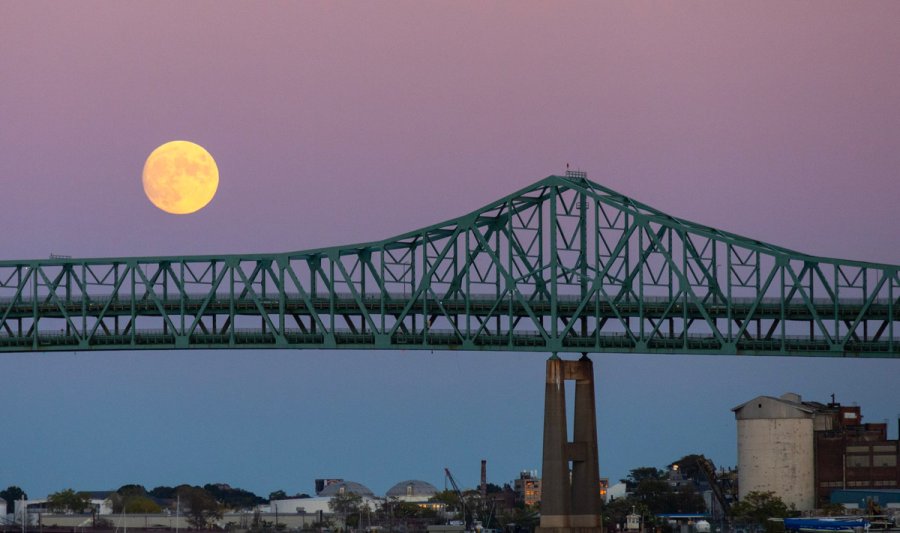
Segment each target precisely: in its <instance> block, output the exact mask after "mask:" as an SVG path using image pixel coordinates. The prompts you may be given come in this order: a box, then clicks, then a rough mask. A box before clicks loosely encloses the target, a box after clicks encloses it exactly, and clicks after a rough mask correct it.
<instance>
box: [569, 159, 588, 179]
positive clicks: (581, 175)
mask: <svg viewBox="0 0 900 533" xmlns="http://www.w3.org/2000/svg"><path fill="white" fill-rule="evenodd" d="M566 177H567V178H569V179H573V180H579V179H580V180H586V179H587V172H585V171H583V170H569V164H568V163H566Z"/></svg>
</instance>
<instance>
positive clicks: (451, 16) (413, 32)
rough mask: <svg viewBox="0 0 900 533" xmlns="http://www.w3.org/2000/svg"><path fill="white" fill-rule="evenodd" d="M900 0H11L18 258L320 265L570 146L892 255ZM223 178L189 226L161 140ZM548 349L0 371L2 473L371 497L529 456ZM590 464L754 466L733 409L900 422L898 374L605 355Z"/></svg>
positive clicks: (624, 188) (812, 247) (686, 211)
mask: <svg viewBox="0 0 900 533" xmlns="http://www.w3.org/2000/svg"><path fill="white" fill-rule="evenodd" d="M897 20H900V2H895V1H883V2H875V1H866V2H853V3H848V2H843V1H823V2H784V1H780V0H779V1H772V2H766V1H756V2H696V3H693V2H679V3H669V2H553V3H550V2H547V3H543V2H519V1H517V2H493V3H482V2H463V3H461V2H453V3H451V2H427V3H423V2H393V1H392V2H329V3H325V2H302V3H301V2H290V3H289V2H268V3H263V4H248V3H241V2H235V1H217V2H211V1H208V2H192V3H184V2H180V1H179V2H128V3H120V2H87V1H85V2H70V3H61V2H35V1H29V2H16V3H14V2H2V3H0V185H2V194H0V221H2V227H3V237H2V247H0V259H25V258H45V257H47V256H48V255H49V254H51V253H54V254H67V255H72V256H77V257H96V256H103V257H105V256H127V255H180V254H215V253H241V252H275V251H287V250H301V249H306V248H314V247H320V246H327V245H337V244H346V243H356V242H363V241H368V240H377V239H382V238H386V237H389V236H391V235H394V234H398V233H401V232H405V231H407V230H412V229H415V228H417V227H422V226H427V225H430V224H433V223H436V222H439V221H442V220H445V219H449V218H452V217H455V216H458V215H462V214H464V213H466V212H468V211H471V210H473V209H476V208H478V207H480V206H482V205H484V204H487V203H489V202H491V201H492V200H494V199H497V198H499V197H502V196H504V195H506V194H509V193H510V192H512V191H514V190H517V189H519V188H521V187H524V186H526V185H528V184H530V183H532V182H533V181H536V180H537V179H540V178H543V177H545V176H547V175H550V174H555V173H556V174H558V173H562V172H563V171H564V170H565V165H566V163H571V164H572V166H573V167H576V168H579V169H582V170H585V171H587V172H588V175H589V177H590V178H591V179H592V180H594V181H597V182H599V183H602V184H604V185H606V186H608V187H610V188H612V189H614V190H617V191H619V192H621V193H623V194H626V195H629V196H632V197H634V198H636V199H638V200H640V201H643V202H645V203H647V204H650V205H652V206H654V207H656V208H659V209H661V210H663V211H666V212H668V213H670V214H672V215H675V216H680V217H683V218H687V219H690V220H693V221H696V222H700V223H703V224H706V225H710V226H715V227H718V228H721V229H726V230H731V231H734V232H737V233H740V234H744V235H747V236H749V237H753V238H756V239H760V240H764V241H770V242H772V243H775V244H778V245H781V246H785V247H790V248H794V249H798V250H800V251H803V252H807V253H811V254H815V255H824V256H834V257H844V258H851V259H859V260H869V261H880V262H886V263H893V264H900V247H898V246H897V244H898V237H897V228H898V214H900V211H898V208H900V184H898V178H900V61H898V57H900V32H897V28H896V21H897ZM174 139H185V140H190V141H193V142H196V143H199V144H201V145H203V146H204V147H205V148H206V149H207V150H209V151H210V153H211V154H212V155H213V156H214V157H215V158H216V161H217V163H218V165H219V170H220V173H221V182H220V186H219V190H218V194H217V196H216V197H215V198H214V199H213V201H212V202H211V203H210V205H208V206H207V207H206V208H205V209H204V210H202V211H200V212H199V213H196V214H194V215H188V216H174V215H168V214H165V213H163V212H162V211H159V210H157V209H156V208H155V207H153V206H152V205H151V204H150V202H149V201H148V200H147V198H146V197H145V196H144V193H143V191H142V189H141V169H142V166H143V163H144V160H145V158H146V157H147V155H149V153H150V152H151V151H152V150H153V149H154V148H155V147H156V146H158V145H160V144H162V143H164V142H166V141H169V140H174ZM544 359H545V357H544V356H541V355H539V354H472V353H446V352H435V353H433V354H431V353H422V352H412V353H408V352H402V351H398V352H378V353H362V352H340V351H332V352H315V351H260V352H247V351H235V352H227V351H222V352H212V351H211V352H190V353H188V352H175V351H168V352H141V353H129V352H123V353H77V354H75V353H69V354H52V355H48V354H14V355H4V356H2V357H0V384H2V385H0V413H2V414H0V423H2V428H3V438H2V439H0V457H2V460H0V487H6V486H8V485H11V484H15V485H19V486H21V487H23V488H24V489H25V490H26V492H28V493H29V495H30V496H32V497H40V496H44V495H46V494H47V493H50V492H54V491H57V490H61V489H64V488H68V487H73V488H76V489H79V490H102V489H114V488H117V487H119V486H120V485H123V484H126V483H141V484H144V485H145V486H147V487H148V488H151V487H154V486H157V485H176V484H179V483H192V484H195V483H197V484H203V483H208V482H226V483H230V484H232V485H233V486H239V487H242V488H245V489H248V490H252V491H254V492H257V493H259V494H262V495H268V493H269V492H270V491H272V490H276V489H283V490H286V491H288V492H289V493H293V492H312V490H313V479H314V478H316V477H343V478H345V479H351V480H354V481H358V482H361V483H364V484H366V485H368V486H369V487H371V488H372V489H373V490H375V491H376V492H378V493H383V492H384V491H385V490H387V489H388V488H389V487H390V486H391V485H393V484H394V483H395V482H398V481H401V480H405V479H410V478H418V479H424V480H427V481H430V482H432V483H434V484H435V485H437V486H438V487H439V488H443V486H444V485H443V477H442V473H443V471H442V469H443V468H444V467H449V468H450V469H451V470H452V471H453V473H454V475H455V476H456V477H458V478H459V480H460V482H461V483H462V484H463V485H467V486H474V485H475V484H476V483H477V480H478V470H479V461H480V460H481V459H487V460H488V476H489V479H490V481H492V482H495V483H503V482H507V481H510V480H511V479H513V478H514V477H516V476H517V474H518V472H519V471H520V470H524V469H537V468H540V454H541V450H540V446H541V435H540V431H541V417H542V406H543V397H542V395H543V371H544ZM594 361H595V369H596V373H597V376H596V378H597V395H598V396H597V399H598V403H599V414H598V433H599V444H600V469H601V475H602V476H608V477H610V478H611V479H612V480H613V481H616V480H618V479H619V478H621V477H624V476H625V475H626V474H627V472H628V470H629V469H631V468H635V467H639V466H645V465H649V466H660V467H661V466H664V465H666V464H668V463H669V462H671V461H674V460H676V459H678V458H680V457H681V456H682V455H685V454H688V453H703V454H706V455H707V456H708V457H710V458H712V459H713V460H714V461H715V463H716V464H717V465H721V466H732V465H734V463H735V462H736V439H735V423H734V419H733V415H732V413H731V412H730V409H731V408H732V407H734V406H736V405H738V404H740V403H742V402H744V401H746V400H749V399H751V398H753V397H755V396H757V395H760V394H769V395H780V394H782V393H784V392H786V391H794V392H798V393H800V394H802V395H803V396H804V398H807V399H812V400H818V401H827V400H829V395H830V394H831V393H835V394H836V395H837V399H838V400H839V401H842V402H844V403H848V404H849V403H853V402H857V403H858V404H859V405H861V406H862V407H863V414H864V416H865V417H866V420H867V421H876V422H880V421H883V420H885V419H889V420H890V421H891V422H890V434H891V436H892V437H896V432H897V424H896V419H897V418H898V416H900V387H898V386H897V382H898V381H900V362H898V361H885V360H875V361H865V360H861V361H854V360H824V359H786V358H775V357H765V358H753V357H710V356H644V355H638V356H635V355H629V356H625V355H598V356H594Z"/></svg>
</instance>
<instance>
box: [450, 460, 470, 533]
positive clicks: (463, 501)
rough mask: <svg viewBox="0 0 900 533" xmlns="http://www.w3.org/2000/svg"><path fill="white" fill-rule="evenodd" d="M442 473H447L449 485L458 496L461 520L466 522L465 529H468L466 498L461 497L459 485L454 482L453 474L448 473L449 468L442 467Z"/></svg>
mask: <svg viewBox="0 0 900 533" xmlns="http://www.w3.org/2000/svg"><path fill="white" fill-rule="evenodd" d="M444 473H445V474H446V475H447V479H449V480H450V485H451V486H453V490H454V491H456V495H457V496H458V497H459V507H460V510H461V511H462V515H463V522H464V523H465V524H466V530H468V529H469V516H468V513H467V512H466V499H465V498H463V493H462V491H461V490H459V485H457V484H456V480H455V479H453V474H451V473H450V469H449V468H444Z"/></svg>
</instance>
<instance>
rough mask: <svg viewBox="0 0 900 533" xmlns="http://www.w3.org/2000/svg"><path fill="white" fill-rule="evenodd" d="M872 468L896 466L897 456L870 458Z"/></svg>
mask: <svg viewBox="0 0 900 533" xmlns="http://www.w3.org/2000/svg"><path fill="white" fill-rule="evenodd" d="M872 466H897V456H896V455H876V456H874V457H872Z"/></svg>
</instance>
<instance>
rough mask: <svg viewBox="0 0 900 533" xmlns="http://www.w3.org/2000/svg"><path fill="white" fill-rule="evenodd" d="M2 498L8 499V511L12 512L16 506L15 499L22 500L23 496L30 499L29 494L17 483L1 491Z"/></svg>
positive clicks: (0, 496)
mask: <svg viewBox="0 0 900 533" xmlns="http://www.w3.org/2000/svg"><path fill="white" fill-rule="evenodd" d="M0 498H3V499H4V500H6V512H7V513H11V512H13V510H14V508H15V503H14V502H15V501H16V500H21V499H22V498H24V499H26V500H27V499H28V495H27V494H25V491H24V490H22V489H20V488H19V487H17V486H15V485H10V486H8V487H6V489H5V490H2V491H0Z"/></svg>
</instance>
